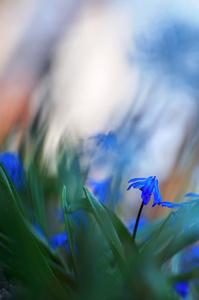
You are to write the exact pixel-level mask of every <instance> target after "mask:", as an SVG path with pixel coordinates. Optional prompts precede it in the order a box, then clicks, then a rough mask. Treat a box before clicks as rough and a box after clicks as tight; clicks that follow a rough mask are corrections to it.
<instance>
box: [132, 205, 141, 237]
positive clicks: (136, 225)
mask: <svg viewBox="0 0 199 300" xmlns="http://www.w3.org/2000/svg"><path fill="white" fill-rule="evenodd" d="M143 206H144V202H143V201H142V204H141V206H140V209H139V212H138V215H137V219H136V222H135V227H134V230H133V235H132V241H133V242H135V237H136V233H137V229H138V223H139V220H140V216H141V213H142V209H143Z"/></svg>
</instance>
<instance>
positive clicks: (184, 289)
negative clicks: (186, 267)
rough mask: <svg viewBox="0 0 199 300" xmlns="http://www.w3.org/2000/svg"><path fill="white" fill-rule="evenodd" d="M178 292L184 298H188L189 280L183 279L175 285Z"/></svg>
mask: <svg viewBox="0 0 199 300" xmlns="http://www.w3.org/2000/svg"><path fill="white" fill-rule="evenodd" d="M174 288H175V290H176V292H177V293H179V294H180V295H181V296H182V297H183V298H186V297H187V296H188V294H189V282H188V281H183V282H179V283H176V284H175V286H174Z"/></svg>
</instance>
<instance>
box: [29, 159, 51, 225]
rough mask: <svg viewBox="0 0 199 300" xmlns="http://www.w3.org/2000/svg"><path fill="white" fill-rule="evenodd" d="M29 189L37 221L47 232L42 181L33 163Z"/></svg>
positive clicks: (30, 167)
mask: <svg viewBox="0 0 199 300" xmlns="http://www.w3.org/2000/svg"><path fill="white" fill-rule="evenodd" d="M27 175H28V189H29V199H30V200H31V206H32V208H34V212H35V214H36V220H37V221H38V222H39V225H40V226H41V227H42V229H43V230H45V231H46V212H45V201H44V195H43V192H42V188H41V183H40V182H41V180H40V178H39V174H38V173H37V170H36V168H35V165H34V163H33V162H31V163H30V166H29V169H28V172H27Z"/></svg>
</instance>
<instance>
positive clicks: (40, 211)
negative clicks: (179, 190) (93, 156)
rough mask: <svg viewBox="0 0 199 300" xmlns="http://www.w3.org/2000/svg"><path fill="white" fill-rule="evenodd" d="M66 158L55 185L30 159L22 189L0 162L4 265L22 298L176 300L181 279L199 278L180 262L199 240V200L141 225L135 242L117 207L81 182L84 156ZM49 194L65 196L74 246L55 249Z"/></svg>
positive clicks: (57, 197)
mask: <svg viewBox="0 0 199 300" xmlns="http://www.w3.org/2000/svg"><path fill="white" fill-rule="evenodd" d="M67 157H68V158H67ZM67 159H68V160H69V161H68V162H67ZM64 160H65V162H64V161H63V160H60V161H61V162H62V163H60V164H59V167H58V172H60V174H62V175H60V174H59V175H57V176H54V177H49V182H50V188H49V186H48V185H46V182H47V181H48V175H47V174H44V173H43V171H42V172H41V170H40V169H38V168H37V167H36V165H34V163H33V162H31V164H30V166H29V168H28V172H27V191H26V192H24V193H21V194H20V195H19V194H18V192H17V191H16V190H15V187H14V186H13V183H12V182H11V180H10V179H9V177H8V175H7V173H6V171H5V170H4V168H3V166H2V165H0V265H1V267H2V268H3V270H4V273H5V274H6V277H7V278H8V279H9V278H15V279H17V280H18V284H19V285H20V286H21V287H23V289H21V295H20V296H21V299H33V298H35V297H36V298H37V299H72V300H73V299H74V300H79V299H86V300H87V299H92V300H93V299H118V300H119V299H163V300H164V299H165V300H166V299H175V298H174V297H177V295H176V294H175V291H174V284H175V283H177V282H179V281H183V280H194V279H197V278H199V268H198V266H196V267H195V268H193V269H192V270H190V271H188V272H184V273H181V272H180V269H179V268H177V267H175V266H177V263H176V261H177V259H176V258H177V255H180V254H179V253H181V252H182V251H183V250H186V248H187V247H188V246H189V245H191V244H193V243H195V242H197V240H198V239H199V231H198V228H199V224H198V223H199V220H198V215H199V203H198V202H197V201H195V202H194V203H191V204H190V205H189V207H188V208H187V207H183V208H182V209H180V210H178V211H176V212H171V213H170V214H169V215H168V216H167V217H166V218H164V219H160V220H156V221H154V222H151V223H150V224H149V225H148V226H146V227H145V228H144V229H143V230H139V231H138V234H137V237H136V244H133V242H132V237H131V235H130V233H129V231H128V229H127V228H126V226H125V225H124V223H123V222H122V221H121V220H120V218H119V217H118V216H117V215H116V213H115V212H114V211H112V210H111V209H110V208H108V207H106V206H105V205H103V204H102V203H100V202H99V201H98V200H97V199H96V198H95V197H94V195H93V194H92V193H91V192H90V191H89V190H88V189H87V188H86V187H84V188H83V180H82V181H81V180H80V178H81V175H82V174H81V169H80V164H79V161H78V157H77V156H76V155H72V156H70V155H68V156H65V158H64ZM60 176H61V177H60ZM64 178H65V180H64ZM65 184H66V187H65ZM61 186H62V194H61V197H60V190H59V188H58V187H61ZM83 192H84V194H85V195H84V196H83ZM50 198H53V199H54V200H53V201H54V203H56V204H57V203H58V201H60V198H61V204H62V209H63V214H64V225H63V226H64V228H65V230H66V232H67V236H68V244H69V248H70V251H69V252H68V251H67V250H66V248H65V247H62V249H60V250H59V249H57V250H55V251H54V250H53V249H52V247H51V244H50V243H49V241H48V240H49V238H48V235H50V232H49V223H50V222H54V221H55V220H53V217H52V216H50V218H49V216H48V214H47V208H48V205H49V203H50V202H49V199H50ZM77 213H80V214H82V215H83V216H84V217H85V219H86V225H85V224H78V222H77V219H76V218H75V217H74V216H75V214H77ZM35 221H37V222H38V223H39V225H40V226H41V229H42V230H43V231H44V232H45V236H44V237H43V236H42V235H41V234H40V233H39V232H38V231H37V230H36V228H35V223H34V222H35ZM196 289H197V287H196V286H195V285H194V287H193V288H192V290H193V295H194V293H196ZM190 297H191V296H190ZM193 297H194V296H193ZM190 299H191V298H190ZM192 299H194V298H192Z"/></svg>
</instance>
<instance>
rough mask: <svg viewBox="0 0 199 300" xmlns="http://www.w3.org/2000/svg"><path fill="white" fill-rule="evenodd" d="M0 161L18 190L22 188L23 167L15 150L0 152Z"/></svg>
mask: <svg viewBox="0 0 199 300" xmlns="http://www.w3.org/2000/svg"><path fill="white" fill-rule="evenodd" d="M0 162H1V163H2V165H3V166H4V168H5V170H6V172H7V173H8V176H9V177H10V179H11V180H12V181H13V183H14V185H15V187H16V188H17V189H18V190H21V189H23V188H24V168H23V164H22V161H21V159H20V156H19V155H18V154H17V153H15V152H3V153H0Z"/></svg>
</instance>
